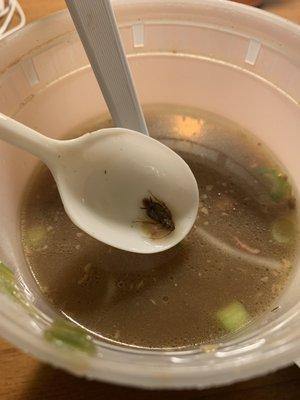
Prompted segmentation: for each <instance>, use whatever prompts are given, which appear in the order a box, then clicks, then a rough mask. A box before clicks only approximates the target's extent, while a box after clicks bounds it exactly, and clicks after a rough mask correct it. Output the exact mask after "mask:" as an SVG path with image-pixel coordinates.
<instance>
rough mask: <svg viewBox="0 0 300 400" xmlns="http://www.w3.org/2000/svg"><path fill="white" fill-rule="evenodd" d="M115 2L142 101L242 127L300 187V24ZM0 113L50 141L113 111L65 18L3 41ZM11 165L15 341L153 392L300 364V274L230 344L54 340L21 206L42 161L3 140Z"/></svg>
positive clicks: (222, 10)
mask: <svg viewBox="0 0 300 400" xmlns="http://www.w3.org/2000/svg"><path fill="white" fill-rule="evenodd" d="M114 7H115V11H116V15H117V19H118V22H119V24H120V29H121V34H122V38H123V40H124V44H125V48H126V51H127V53H128V58H129V62H130V66H131V68H132V73H133V75H134V79H135V82H136V86H137V90H138V92H139V96H140V99H141V101H142V103H143V104H148V103H166V104H177V105H178V104H182V105H185V106H192V107H198V108H201V109H206V110H208V111H212V112H215V113H217V114H220V115H223V116H225V117H227V118H229V119H231V120H233V121H235V122H237V123H239V124H240V125H242V126H244V127H245V128H247V129H249V130H250V131H252V132H253V133H254V134H256V135H257V136H259V137H260V139H261V140H262V141H263V142H265V143H266V144H267V145H268V146H269V147H270V148H271V149H272V150H273V152H274V153H275V154H277V156H278V158H279V159H280V160H281V162H282V163H283V164H284V165H285V166H286V168H287V170H288V171H289V173H290V175H291V177H292V179H293V181H294V184H295V186H296V187H297V188H300V168H299V146H300V135H299V127H300V107H299V101H300V52H299V48H300V28H299V27H297V26H296V25H293V24H292V23H289V22H287V21H285V20H283V19H280V18H277V17H275V16H272V15H270V14H267V13H264V12H262V11H259V10H256V9H253V8H250V7H246V6H242V5H239V4H236V3H233V2H229V1H221V0H201V1H196V0H194V1H193V0H186V1H184V2H181V1H178V0H172V1H165V0H162V1H159V0H152V1H146V0H140V1H138V0H131V1H127V0H126V1H125V0H124V1H123V0H119V1H115V2H114ZM0 110H1V111H2V112H3V113H6V114H8V115H10V116H13V117H14V118H16V119H18V120H20V121H22V122H24V123H26V124H28V125H29V126H31V127H33V128H35V129H37V130H39V131H41V132H42V133H44V134H45V135H49V136H51V137H61V136H63V135H65V134H66V133H69V132H71V131H72V129H73V128H74V127H78V125H79V124H82V123H83V122H85V121H90V120H92V119H93V118H96V117H97V116H99V114H100V113H102V112H104V111H106V107H105V104H104V101H103V98H102V96H101V93H100V91H99V89H98V86H97V83H96V81H95V78H94V77H93V74H92V72H91V68H90V66H89V65H88V62H87V58H86V56H85V54H84V51H83V48H82V46H81V44H80V42H79V39H78V37H77V35H76V34H75V32H74V27H73V25H72V22H71V19H70V17H69V15H68V13H67V12H66V11H64V12H60V13H57V14H55V15H53V16H51V17H49V18H46V19H44V20H42V21H38V22H35V23H33V24H31V25H29V26H27V27H26V28H25V29H24V30H23V31H22V32H18V33H16V34H14V35H12V36H11V37H8V38H7V39H5V40H3V41H1V42H0ZM0 162H1V168H0V182H1V184H0V202H1V207H2V208H1V214H0V221H1V224H0V258H1V259H2V260H3V262H5V263H6V264H7V265H8V266H9V267H10V268H11V269H12V270H13V272H14V275H12V274H11V273H9V271H7V270H5V269H4V268H3V267H0V290H1V291H2V293H1V294H0V302H1V309H0V332H1V334H2V336H3V337H4V338H6V339H7V340H9V341H11V342H12V343H13V344H15V345H16V346H18V347H20V348H21V349H23V350H25V351H28V352H30V353H31V354H33V355H34V356H35V357H37V358H39V359H41V360H43V361H46V362H48V363H50V364H53V365H56V366H59V367H62V368H64V369H66V370H68V371H70V372H73V373H75V374H78V375H85V376H88V377H90V378H95V379H101V380H105V381H110V382H116V383H122V384H127V385H135V386H143V387H149V388H150V387H151V388H158V387H159V388H180V387H207V386H212V385H219V384H224V383H230V382H233V381H237V380H241V379H245V378H249V377H251V376H256V375H259V374H263V373H266V372H269V371H271V370H274V369H277V368H280V367H283V366H285V365H287V364H289V363H291V362H292V360H293V359H295V358H297V357H300V342H299V339H300V294H299V283H300V268H298V271H297V272H296V274H295V277H294V279H293V282H292V284H291V285H290V286H289V288H288V289H287V291H286V293H285V294H284V295H283V297H282V298H281V304H280V305H281V308H280V310H278V312H277V313H272V314H270V315H268V316H266V317H264V318H263V319H261V320H260V321H259V323H258V324H257V325H256V326H255V327H252V328H251V329H249V330H248V331H245V332H244V333H243V335H240V336H237V337H236V338H234V339H232V340H231V341H230V342H226V343H219V344H218V345H215V346H202V347H200V348H199V349H197V350H195V351H188V352H179V351H178V352H172V353H170V352H160V351H155V352H154V351H153V352H150V351H141V350H134V349H127V348H120V347H117V346H114V345H109V344H107V343H102V342H101V341H97V342H94V341H93V339H90V338H87V337H85V336H80V337H79V339H78V337H77V338H75V339H74V338H73V339H74V340H73V341H72V340H71V341H70V340H69V342H68V341H67V340H66V337H65V336H64V334H62V335H61V336H60V337H58V338H56V339H57V340H56V341H55V342H51V343H50V342H49V341H47V340H46V339H45V335H44V331H45V329H47V327H48V326H49V324H51V322H52V320H54V319H56V318H57V315H56V314H55V313H54V311H53V310H52V309H51V308H49V307H48V306H47V304H45V303H44V302H43V299H42V298H41V296H40V295H39V292H38V290H37V288H36V286H35V284H34V281H33V278H32V277H31V275H30V273H29V272H28V269H27V267H26V265H25V260H24V256H23V252H22V247H21V244H20V233H19V210H20V199H21V196H22V193H23V190H24V188H25V186H26V184H27V180H28V177H29V176H30V173H31V171H32V169H33V167H34V165H35V164H36V162H37V160H36V159H34V158H33V157H32V156H31V155H29V154H27V153H25V152H22V151H20V150H18V149H16V148H13V147H11V146H9V145H7V144H5V143H2V142H1V143H0ZM71 334H72V332H71ZM74 335H75V336H76V334H74ZM75 336H74V337H75ZM78 347H80V348H81V350H82V351H78V350H76V348H78Z"/></svg>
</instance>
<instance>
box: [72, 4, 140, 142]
mask: <svg viewBox="0 0 300 400" xmlns="http://www.w3.org/2000/svg"><path fill="white" fill-rule="evenodd" d="M66 3H67V6H68V8H69V11H70V14H71V16H72V19H73V22H74V24H75V27H76V29H77V32H78V34H79V36H80V39H81V41H82V44H83V46H84V49H85V51H86V54H87V56H88V58H89V60H90V63H91V66H92V68H93V71H94V74H95V76H96V79H97V81H98V84H99V86H100V88H101V91H102V94H103V97H104V98H105V101H106V104H107V106H108V108H109V111H110V113H111V116H112V118H113V121H114V123H115V125H116V126H118V127H122V128H128V129H132V130H135V131H138V132H142V133H145V134H148V130H147V126H146V122H145V119H144V115H143V112H142V109H141V106H140V104H139V101H138V97H137V94H136V91H135V88H134V84H133V80H132V77H131V74H130V69H129V66H128V63H127V59H126V55H125V52H124V48H123V45H122V42H121V39H120V35H119V31H118V27H117V24H116V20H115V16H114V13H113V10H112V7H111V4H110V1H109V0H66Z"/></svg>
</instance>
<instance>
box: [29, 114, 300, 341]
mask: <svg viewBox="0 0 300 400" xmlns="http://www.w3.org/2000/svg"><path fill="white" fill-rule="evenodd" d="M145 114H146V119H147V123H148V127H149V131H150V133H151V134H152V136H154V137H156V138H157V139H159V140H161V141H163V142H164V143H165V144H167V145H168V146H170V147H171V148H173V149H174V150H175V151H177V152H178V153H179V154H180V155H181V156H182V157H183V158H184V159H185V161H186V162H187V163H188V164H189V165H190V167H191V169H192V171H193V173H194V175H195V177H196V179H197V182H198V186H199V194H200V207H199V213H198V217H197V221H196V224H195V226H194V227H193V229H192V231H191V232H190V234H189V235H188V236H187V237H186V238H185V239H184V240H183V241H182V242H181V243H180V244H178V245H177V246H176V247H174V248H172V249H170V250H168V251H166V252H163V253H159V254H153V255H146V256H145V255H139V254H132V253H127V252H124V251H121V250H117V249H115V248H112V247H109V246H107V245H105V244H103V243H100V242H98V241H97V240H95V239H93V238H91V237H90V236H88V235H87V234H85V233H84V232H82V231H80V230H79V229H78V228H77V227H76V226H75V225H74V224H73V223H72V222H71V221H70V219H69V218H68V216H67V215H66V213H65V211H64V209H63V206H62V203H61V200H60V197H59V194H58V191H57V187H56V184H55V182H54V179H53V178H52V176H51V174H50V172H49V170H47V169H46V168H45V167H43V166H40V167H39V168H38V169H37V170H36V171H35V173H34V174H33V177H32V181H31V184H30V185H29V189H28V192H27V193H26V196H25V198H24V202H23V206H22V213H21V233H22V241H23V246H24V252H25V256H26V260H27V263H28V266H29V268H30V269H31V271H32V274H33V275H34V277H35V279H36V282H37V284H38V286H39V287H40V290H41V292H42V293H43V295H44V296H45V297H46V298H47V300H48V301H49V302H50V303H52V305H53V307H55V309H56V310H57V311H58V312H59V313H60V314H62V315H63V316H65V317H66V318H68V319H70V320H71V321H73V322H75V323H77V324H79V325H80V326H82V327H83V328H85V329H86V330H88V331H89V332H91V333H92V334H94V335H97V336H100V337H101V338H104V339H106V340H109V341H113V342H116V343H122V344H126V345H133V346H140V347H145V348H159V349H162V348H163V349H165V348H183V347H184V348H185V347H188V348H190V347H194V346H197V345H199V344H203V343H211V342H216V341H219V340H221V339H222V338H223V337H224V336H225V335H228V334H229V333H234V332H235V331H236V330H239V329H241V328H243V327H244V326H245V325H247V324H249V323H251V322H252V321H254V320H255V319H256V318H257V317H259V316H261V315H262V314H263V313H265V312H266V311H267V310H270V309H271V308H273V307H275V306H276V299H277V298H278V296H279V295H280V293H281V291H282V290H283V288H284V287H285V286H286V285H287V283H288V279H289V277H290V275H291V272H292V269H293V267H292V266H293V265H294V262H295V254H296V244H297V238H296V234H294V233H293V232H292V233H293V235H292V236H291V232H290V229H283V230H282V229H281V230H280V229H279V230H278V226H280V224H279V225H278V221H289V222H288V223H289V225H288V227H290V225H291V224H293V225H296V220H297V214H296V206H295V201H294V198H293V194H292V192H291V188H290V186H289V183H288V181H287V180H286V175H285V173H284V171H282V168H281V167H280V166H279V164H278V162H276V160H275V159H274V157H273V156H272V155H270V154H269V152H268V151H267V149H266V148H265V146H263V145H262V144H261V143H260V142H259V141H258V140H257V138H255V137H254V136H253V135H251V134H250V133H248V132H246V131H245V130H243V129H241V128H240V127H239V126H236V125H235V124H233V123H232V122H229V121H227V120H225V119H223V118H221V117H219V116H216V115H213V114H210V113H207V112H204V111H200V110H191V109H187V108H186V109H185V108H183V107H175V106H153V107H147V108H146V111H145ZM110 125H111V122H110V121H109V120H106V119H105V118H102V119H99V120H97V121H92V122H90V123H89V124H85V125H84V126H82V127H78V130H77V132H76V135H80V134H82V133H84V132H87V131H92V130H95V129H99V128H102V127H107V126H110ZM73 135H74V132H73ZM276 179H277V180H276ZM285 181H286V184H285V183H284V182H285ZM280 196H281V198H280ZM278 197H279V198H278ZM162 200H163V199H162ZM283 225H284V223H283ZM274 227H275V228H276V227H277V228H276V229H275V230H274ZM281 228H282V227H281ZM283 228H284V226H283Z"/></svg>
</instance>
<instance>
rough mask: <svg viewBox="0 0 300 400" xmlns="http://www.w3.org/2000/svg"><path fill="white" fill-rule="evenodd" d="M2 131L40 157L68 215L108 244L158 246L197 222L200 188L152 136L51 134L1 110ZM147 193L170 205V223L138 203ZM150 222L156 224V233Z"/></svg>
mask: <svg viewBox="0 0 300 400" xmlns="http://www.w3.org/2000/svg"><path fill="white" fill-rule="evenodd" d="M0 139H3V140H5V141H7V142H9V143H12V144H14V145H17V146H19V147H21V148H23V149H25V150H27V151H29V152H31V153H32V154H34V155H36V156H37V157H39V158H40V159H41V160H43V161H44V162H45V163H46V164H47V166H48V167H49V168H50V170H51V172H52V174H53V176H54V178H55V180H56V183H57V186H58V189H59V192H60V195H61V198H62V201H63V204H64V207H65V210H66V212H67V214H68V215H69V217H70V219H71V220H72V221H73V222H74V223H75V224H76V225H77V226H78V227H79V228H81V229H82V230H83V231H85V232H87V233H88V234H89V235H91V236H93V237H94V238H96V239H98V240H100V241H102V242H104V243H107V244H108V245H111V246H114V247H117V248H120V249H123V250H127V251H132V252H136V253H156V252H160V251H163V250H167V249H168V248H170V247H172V246H174V245H176V244H177V243H178V242H180V241H181V240H182V239H183V238H184V237H185V236H186V235H187V234H188V232H189V231H190V229H191V227H192V226H193V224H194V221H195V219H196V216H197V211H198V202H199V194H198V187H197V183H196V180H195V178H194V176H193V173H192V172H191V170H190V168H189V166H188V165H187V164H186V163H185V161H183V160H182V158H181V157H179V156H178V155H177V154H176V153H175V152H173V151H172V150H171V149H170V148H168V147H167V146H165V145H163V144H162V143H160V142H158V141H157V140H155V139H153V138H151V137H149V136H146V135H141V134H140V133H139V132H135V131H131V130H127V129H122V128H112V129H102V130H99V131H95V132H92V133H87V134H85V135H83V136H81V137H79V138H76V139H72V140H54V139H50V138H47V137H45V136H43V135H41V134H39V133H38V132H36V131H34V130H32V129H31V128H29V127H26V126H24V125H22V124H20V123H19V122H17V121H14V120H12V119H11V118H9V117H6V116H4V115H0ZM150 196H151V198H152V199H155V201H157V202H160V203H161V204H165V205H166V207H167V208H168V209H169V210H170V212H171V214H172V218H173V221H174V224H175V229H174V230H173V231H166V230H164V229H160V228H162V227H161V226H160V224H159V223H158V222H156V221H155V220H153V219H151V218H149V216H148V215H147V212H146V211H147V210H145V209H143V199H145V198H149V197H150ZM152 228H155V229H156V228H158V230H160V233H159V235H158V236H155V237H154V236H153V234H152V233H151V231H152Z"/></svg>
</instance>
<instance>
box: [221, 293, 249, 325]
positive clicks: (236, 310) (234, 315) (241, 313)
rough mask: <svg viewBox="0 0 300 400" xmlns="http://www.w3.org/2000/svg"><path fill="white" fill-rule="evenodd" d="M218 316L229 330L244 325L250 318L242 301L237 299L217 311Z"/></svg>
mask: <svg viewBox="0 0 300 400" xmlns="http://www.w3.org/2000/svg"><path fill="white" fill-rule="evenodd" d="M217 318H218V320H219V321H220V323H221V324H222V326H223V328H225V329H226V330H227V331H228V332H234V331H236V330H238V329H240V328H241V327H243V326H244V325H245V324H246V323H247V322H248V320H249V314H248V312H247V310H246V309H245V307H244V306H243V304H242V303H240V302H238V301H235V302H233V303H231V304H229V305H228V306H226V307H224V308H221V309H220V310H219V311H218V312H217Z"/></svg>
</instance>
